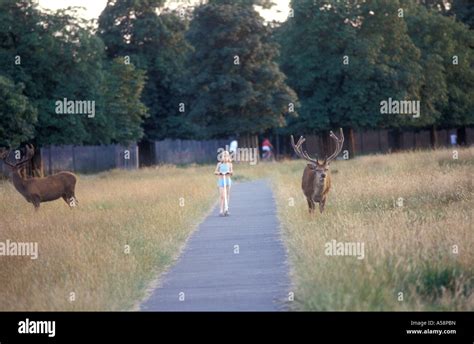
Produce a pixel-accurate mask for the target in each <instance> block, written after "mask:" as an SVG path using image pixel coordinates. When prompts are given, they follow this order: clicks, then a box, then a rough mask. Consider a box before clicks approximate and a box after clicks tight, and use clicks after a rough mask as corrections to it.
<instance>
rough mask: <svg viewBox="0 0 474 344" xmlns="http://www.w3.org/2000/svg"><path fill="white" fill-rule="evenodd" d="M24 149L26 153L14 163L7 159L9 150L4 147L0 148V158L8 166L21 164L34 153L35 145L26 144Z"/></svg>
mask: <svg viewBox="0 0 474 344" xmlns="http://www.w3.org/2000/svg"><path fill="white" fill-rule="evenodd" d="M25 149H26V154H25V155H24V156H23V158H21V159H20V160H19V161H17V162H15V163H11V162H9V161H8V155H9V154H10V151H9V150H7V149H5V148H1V149H0V159H2V160H3V162H4V163H5V164H7V165H8V166H10V167H13V168H16V167H18V166H20V165H22V164H23V163H25V162H27V161H28V160H30V159H31V158H32V157H33V155H35V147H34V146H33V145H31V144H28V145H26V147H25Z"/></svg>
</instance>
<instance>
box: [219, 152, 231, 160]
mask: <svg viewBox="0 0 474 344" xmlns="http://www.w3.org/2000/svg"><path fill="white" fill-rule="evenodd" d="M231 161H232V159H231V158H230V153H229V152H228V151H223V152H222V155H221V162H231Z"/></svg>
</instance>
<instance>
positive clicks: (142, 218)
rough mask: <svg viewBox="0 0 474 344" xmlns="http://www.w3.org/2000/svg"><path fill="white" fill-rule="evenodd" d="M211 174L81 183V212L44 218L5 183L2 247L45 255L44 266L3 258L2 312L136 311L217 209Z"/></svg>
mask: <svg viewBox="0 0 474 344" xmlns="http://www.w3.org/2000/svg"><path fill="white" fill-rule="evenodd" d="M212 172H213V170H212V169H210V167H209V166H207V167H187V168H177V167H173V166H162V167H159V168H157V169H151V168H150V169H143V170H140V171H118V170H114V171H111V172H106V173H101V174H98V175H92V176H88V175H87V176H85V175H80V176H79V182H78V185H77V187H76V195H77V198H78V200H79V202H80V203H79V206H78V207H77V208H76V209H74V210H70V209H69V208H68V207H67V205H66V204H65V203H64V202H63V201H62V200H58V201H55V202H50V203H42V204H41V208H40V210H39V211H38V212H36V213H35V211H34V210H33V206H32V205H31V204H28V203H26V201H25V200H24V199H23V198H22V196H21V195H20V194H18V193H17V192H16V190H15V189H14V187H13V185H11V183H9V182H6V181H3V182H0V214H1V222H0V223H1V224H0V240H1V241H5V240H6V239H10V240H11V241H18V242H22V241H26V242H38V251H39V257H38V259H37V260H32V259H30V258H29V257H0V259H1V262H2V264H1V265H0V280H1V281H2V287H1V288H0V310H68V311H69V310H127V309H133V308H134V306H135V304H136V302H137V301H138V300H140V299H141V298H142V297H144V295H145V291H146V289H147V286H148V285H149V283H150V281H152V280H153V279H154V278H155V277H156V276H157V275H158V274H159V273H160V272H162V271H163V270H164V269H166V267H167V266H169V265H170V263H172V261H173V259H175V258H176V257H177V256H178V254H179V252H180V249H181V247H182V246H183V244H184V243H185V241H186V238H187V237H188V236H189V234H190V233H191V232H192V230H193V229H194V228H195V227H196V224H197V223H199V222H200V221H201V220H202V219H203V217H204V216H205V215H206V213H207V212H208V210H209V209H210V208H211V206H212V204H213V203H214V202H215V201H216V199H217V188H216V186H215V185H216V184H215V177H214V176H213V175H212ZM180 198H182V199H180ZM183 201H184V203H182V202H183ZM180 202H181V203H180ZM181 205H184V206H181ZM127 245H128V247H127ZM71 293H75V294H71ZM71 296H73V297H72V298H71ZM74 296H75V300H74V301H71V300H73V299H74Z"/></svg>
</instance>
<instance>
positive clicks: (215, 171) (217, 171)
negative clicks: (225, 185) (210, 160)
mask: <svg viewBox="0 0 474 344" xmlns="http://www.w3.org/2000/svg"><path fill="white" fill-rule="evenodd" d="M220 164H221V163H220V162H218V163H217V166H216V169H215V170H214V174H219V165H220Z"/></svg>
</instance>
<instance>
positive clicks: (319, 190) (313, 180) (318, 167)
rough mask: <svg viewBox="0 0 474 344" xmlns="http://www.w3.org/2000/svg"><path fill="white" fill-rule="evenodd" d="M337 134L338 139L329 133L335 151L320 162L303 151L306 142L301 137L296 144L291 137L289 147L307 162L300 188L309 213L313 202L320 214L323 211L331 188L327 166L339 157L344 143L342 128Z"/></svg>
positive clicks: (312, 208) (312, 207)
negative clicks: (306, 201) (334, 145)
mask: <svg viewBox="0 0 474 344" xmlns="http://www.w3.org/2000/svg"><path fill="white" fill-rule="evenodd" d="M339 133H340V138H338V137H337V136H336V135H335V134H334V133H333V132H332V131H331V132H330V133H329V136H330V137H331V139H333V140H334V142H335V144H336V149H335V150H334V152H333V153H332V154H331V155H330V156H329V157H327V156H326V157H325V158H324V160H321V161H320V160H319V159H318V157H315V158H311V157H310V156H309V154H308V152H306V151H305V150H303V147H302V146H303V143H304V142H305V141H306V139H305V138H304V137H303V136H301V137H300V138H299V140H298V142H297V143H296V144H295V140H294V138H293V135H292V136H291V145H292V147H293V150H294V151H295V153H296V155H298V157H300V158H301V159H304V160H306V161H308V162H309V164H308V165H307V166H306V168H305V170H304V172H303V180H302V188H303V192H304V194H305V196H306V198H307V200H308V205H309V208H310V212H312V211H313V210H314V202H319V208H320V211H321V212H322V211H323V210H324V204H325V202H326V197H327V193H328V192H329V189H330V187H331V175H330V172H329V164H330V163H331V161H333V160H334V159H336V157H337V156H338V155H339V153H340V152H341V150H342V145H343V143H344V134H343V132H342V128H340V129H339Z"/></svg>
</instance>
